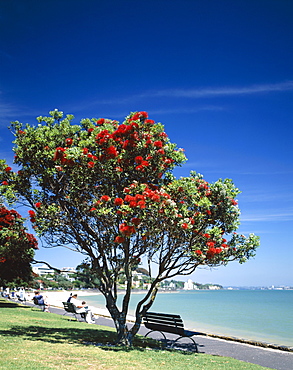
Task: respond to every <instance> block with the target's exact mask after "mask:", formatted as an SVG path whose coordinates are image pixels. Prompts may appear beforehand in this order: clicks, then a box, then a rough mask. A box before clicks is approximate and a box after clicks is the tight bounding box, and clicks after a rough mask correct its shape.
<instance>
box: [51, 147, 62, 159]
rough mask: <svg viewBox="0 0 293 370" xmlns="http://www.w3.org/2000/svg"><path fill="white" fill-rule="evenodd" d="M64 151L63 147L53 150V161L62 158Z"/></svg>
mask: <svg viewBox="0 0 293 370" xmlns="http://www.w3.org/2000/svg"><path fill="white" fill-rule="evenodd" d="M64 152H65V148H61V147H58V148H56V150H55V153H54V157H53V161H56V160H57V159H63V158H64Z"/></svg>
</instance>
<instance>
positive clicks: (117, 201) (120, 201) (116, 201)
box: [114, 198, 124, 206]
mask: <svg viewBox="0 0 293 370" xmlns="http://www.w3.org/2000/svg"><path fill="white" fill-rule="evenodd" d="M123 203H124V201H123V199H122V198H116V199H115V200H114V205H115V206H122V204H123Z"/></svg>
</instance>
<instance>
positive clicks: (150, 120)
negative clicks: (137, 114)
mask: <svg viewBox="0 0 293 370" xmlns="http://www.w3.org/2000/svg"><path fill="white" fill-rule="evenodd" d="M144 123H148V124H149V125H153V124H154V123H155V121H154V120H153V119H146V120H145V121H144Z"/></svg>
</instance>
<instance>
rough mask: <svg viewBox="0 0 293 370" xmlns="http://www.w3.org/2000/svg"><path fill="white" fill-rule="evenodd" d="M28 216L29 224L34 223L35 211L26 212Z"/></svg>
mask: <svg viewBox="0 0 293 370" xmlns="http://www.w3.org/2000/svg"><path fill="white" fill-rule="evenodd" d="M28 214H29V216H30V220H31V222H32V223H34V222H36V213H35V211H32V210H29V211H28Z"/></svg>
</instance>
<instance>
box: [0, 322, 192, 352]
mask: <svg viewBox="0 0 293 370" xmlns="http://www.w3.org/2000/svg"><path fill="white" fill-rule="evenodd" d="M0 336H2V338H3V337H8V336H9V337H18V338H19V337H20V336H21V338H22V339H23V340H33V341H40V342H47V343H53V344H63V343H70V344H80V345H84V346H89V345H92V346H97V347H99V348H100V349H102V350H105V351H114V352H117V351H124V352H130V351H132V350H136V351H142V352H143V351H147V350H148V351H149V350H150V349H152V350H161V348H160V346H158V342H157V341H154V340H152V339H149V338H147V339H146V340H145V338H143V337H142V338H135V341H134V346H133V347H125V346H119V345H114V344H113V343H115V339H116V333H115V332H112V331H109V330H104V329H99V328H89V329H83V328H58V327H56V328H48V327H45V326H37V325H35V326H34V325H31V326H13V327H12V328H11V329H9V330H0ZM165 350H166V349H165ZM177 352H178V351H177ZM182 353H183V354H185V355H191V354H192V353H191V352H188V351H182Z"/></svg>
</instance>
